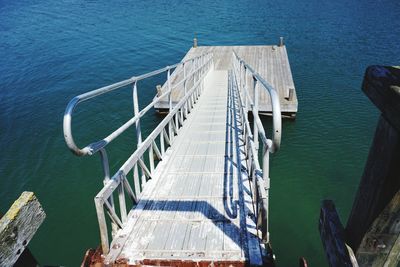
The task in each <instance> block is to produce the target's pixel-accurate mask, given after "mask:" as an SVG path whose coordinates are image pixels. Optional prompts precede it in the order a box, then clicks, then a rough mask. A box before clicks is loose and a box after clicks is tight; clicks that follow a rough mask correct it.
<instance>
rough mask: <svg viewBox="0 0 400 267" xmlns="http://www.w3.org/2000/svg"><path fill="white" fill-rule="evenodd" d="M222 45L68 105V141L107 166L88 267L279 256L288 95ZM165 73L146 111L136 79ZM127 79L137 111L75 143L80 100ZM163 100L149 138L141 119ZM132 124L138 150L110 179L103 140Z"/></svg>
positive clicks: (258, 262)
mask: <svg viewBox="0 0 400 267" xmlns="http://www.w3.org/2000/svg"><path fill="white" fill-rule="evenodd" d="M215 49H216V51H214V52H213V53H210V52H204V53H203V54H201V55H199V56H195V55H194V54H193V53H197V52H200V51H201V48H196V50H191V51H192V52H189V53H188V57H190V56H193V58H190V59H188V60H184V61H182V62H179V63H176V64H174V65H171V66H167V67H165V68H162V69H159V70H155V71H152V72H149V73H146V74H143V75H140V76H134V77H132V78H130V79H127V80H124V81H120V82H117V83H115V84H112V85H108V86H105V87H102V88H99V89H96V90H93V91H90V92H87V93H84V94H82V95H79V96H76V97H75V98H73V99H72V100H71V101H70V103H69V104H68V106H67V108H66V112H65V114H64V138H65V140H66V143H67V145H68V147H69V148H70V149H71V151H72V152H73V153H74V154H76V155H79V156H84V155H94V154H96V153H98V154H99V155H100V158H101V163H102V169H103V171H104V180H103V183H104V187H103V188H102V189H101V190H100V192H99V193H98V194H97V195H96V197H95V205H96V212H97V219H98V222H99V230H100V241H101V247H100V248H98V249H97V250H89V251H88V253H87V255H86V257H85V260H84V263H83V266H118V267H121V266H221V267H222V266H269V265H268V264H269V263H273V261H274V257H273V253H272V251H271V250H270V246H269V223H268V218H269V213H268V212H269V211H268V210H269V184H270V178H269V154H270V153H274V152H276V151H277V150H279V147H280V140H281V127H282V119H281V108H280V105H281V103H280V102H281V97H280V95H279V94H278V92H277V90H275V89H274V88H273V86H271V85H270V84H269V83H268V82H267V81H266V80H265V77H263V76H262V75H260V74H259V73H258V72H257V71H255V70H254V68H253V67H252V66H251V65H249V64H248V63H247V62H246V61H245V60H243V59H242V58H241V57H239V56H238V54H237V53H235V51H233V50H232V47H229V48H226V49H225V48H223V49H222V50H221V49H217V48H215ZM237 49H238V50H237V51H241V50H240V47H237ZM248 49H250V48H245V50H246V51H250V50H252V49H256V48H254V47H253V48H251V49H250V50H248ZM260 49H261V50H260V51H264V50H265V49H266V50H268V49H275V50H274V51H276V50H279V49H282V50H281V52H282V53H283V52H285V51H286V50H284V47H280V48H271V47H269V48H268V47H261V48H260ZM195 51H196V52H195ZM271 53H275V52H271ZM247 56H249V54H247ZM256 58H258V57H257V56H256V55H253V57H250V58H248V59H247V60H249V61H252V60H253V61H254V60H256ZM253 63H254V62H253ZM254 64H256V63H254ZM172 71H173V72H172ZM160 74H163V75H165V74H167V75H166V76H167V82H166V88H164V89H160V92H158V96H156V97H155V99H154V100H153V101H152V102H151V103H149V104H148V105H147V106H145V107H143V106H142V107H141V110H139V108H140V107H139V99H138V82H139V81H141V80H144V79H146V78H149V77H153V76H156V75H160ZM289 82H290V81H289ZM139 84H140V82H139ZM128 85H130V86H132V89H133V90H132V94H133V98H132V99H133V106H134V115H133V117H132V118H130V119H129V120H128V121H127V122H125V123H124V124H123V125H122V126H120V127H119V128H118V129H116V130H115V131H114V132H112V133H111V134H109V135H108V136H106V137H104V138H103V139H100V140H98V141H95V142H92V143H90V144H89V145H87V146H86V147H83V148H78V147H77V145H76V144H75V142H74V138H73V135H72V126H71V121H72V113H73V111H74V110H75V109H76V106H77V105H78V104H79V103H81V102H84V101H86V100H89V99H92V98H94V97H96V96H99V95H102V94H106V93H108V92H111V91H113V90H116V89H119V88H122V87H126V86H128ZM180 93H183V95H181V96H179V97H178V98H176V102H175V103H173V101H172V100H173V97H177V95H179V94H180ZM262 94H265V95H268V96H269V101H270V102H269V103H270V106H271V113H272V114H271V115H272V131H270V134H271V136H269V137H267V135H266V131H265V130H264V126H263V124H262V122H261V119H260V117H259V110H260V109H259V108H260V106H261V104H260V103H261V102H260V101H259V100H260V99H261V100H262V99H263V98H262V97H261V96H262ZM291 95H292V97H293V93H292V94H291ZM164 98H165V99H168V114H167V115H166V116H165V117H164V118H163V119H162V121H161V122H160V123H159V124H158V125H157V126H156V127H155V128H154V130H153V131H152V132H151V133H150V134H148V135H143V136H142V131H141V127H140V121H141V119H142V117H143V116H144V115H146V112H148V111H150V110H152V108H155V106H156V105H158V104H159V103H160V102H162V101H163V100H164ZM296 101H297V100H296ZM248 112H251V113H252V118H253V123H252V124H250V122H249V120H248ZM133 125H134V126H135V130H136V136H137V140H138V141H137V148H136V150H135V151H134V152H133V153H132V154H131V155H130V156H129V158H128V159H127V160H126V161H125V162H124V164H123V165H122V166H121V167H120V168H119V169H118V170H117V171H116V172H115V174H114V175H113V176H111V175H110V166H109V162H108V156H107V152H106V146H107V145H108V144H109V143H111V142H112V141H113V140H114V139H116V138H117V137H118V136H119V135H121V134H122V133H123V132H124V131H126V130H127V129H129V128H130V127H131V126H133ZM260 155H262V156H260ZM261 163H262V164H261Z"/></svg>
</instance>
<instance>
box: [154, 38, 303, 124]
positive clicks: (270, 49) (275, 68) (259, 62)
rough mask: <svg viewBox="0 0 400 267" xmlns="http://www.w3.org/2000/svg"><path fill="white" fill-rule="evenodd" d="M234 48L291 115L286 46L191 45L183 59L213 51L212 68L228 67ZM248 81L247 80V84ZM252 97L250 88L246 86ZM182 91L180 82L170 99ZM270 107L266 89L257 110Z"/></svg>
mask: <svg viewBox="0 0 400 267" xmlns="http://www.w3.org/2000/svg"><path fill="white" fill-rule="evenodd" d="M233 51H235V52H236V53H237V54H238V56H239V57H241V58H242V59H243V60H244V61H246V62H247V63H248V64H249V65H250V66H252V67H253V68H254V70H255V71H257V72H258V73H259V74H260V75H261V76H262V77H263V78H264V79H265V80H266V81H268V82H269V83H270V84H271V85H272V86H273V87H274V88H275V90H276V91H277V92H278V95H279V100H280V105H281V111H282V113H283V114H284V115H288V116H291V117H295V115H296V113H297V108H298V101H297V94H296V89H295V86H294V82H293V77H292V72H291V70H290V64H289V58H288V55H287V51H286V46H284V45H283V46H277V45H259V46H199V47H196V48H194V47H192V48H191V49H190V50H189V51H188V52H187V54H186V55H185V57H184V58H183V61H185V60H187V59H190V58H194V57H196V56H199V55H201V54H203V53H206V52H212V53H213V55H214V66H215V69H216V70H228V69H229V68H231V65H232V57H231V55H232V52H233ZM182 78H183V77H182V74H180V75H176V76H174V77H173V79H172V81H171V83H172V85H174V84H175V83H177V82H179V81H180V80H182ZM251 82H252V81H249V84H250V83H251ZM165 90H167V84H164V85H163V86H162V91H165ZM249 94H250V96H251V97H253V90H251V89H250V90H249ZM183 95H184V92H183V88H182V86H178V88H177V90H174V92H173V94H172V102H173V103H177V102H178V101H179V100H180V99H181V98H182V96H183ZM155 108H157V109H159V110H161V111H162V110H165V109H168V99H167V98H165V99H163V101H160V102H158V103H157V104H156V105H155ZM271 111H272V108H271V100H270V98H269V95H268V94H267V93H266V92H262V93H261V94H260V99H259V112H260V113H268V114H270V113H271Z"/></svg>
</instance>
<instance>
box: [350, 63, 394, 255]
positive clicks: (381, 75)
mask: <svg viewBox="0 0 400 267" xmlns="http://www.w3.org/2000/svg"><path fill="white" fill-rule="evenodd" d="M399 84H400V69H398V68H393V67H382V66H371V67H369V68H368V69H367V70H366V74H365V77H364V82H363V91H364V92H365V94H366V95H367V96H368V97H369V98H370V99H371V101H372V102H373V103H374V104H375V105H376V106H377V107H378V108H379V109H380V111H381V112H382V114H381V116H380V119H379V122H378V126H377V128H376V132H375V137H374V140H373V143H372V146H371V149H370V152H369V155H368V160H367V163H366V165H365V169H364V173H363V176H362V178H361V181H360V185H359V188H358V191H357V194H356V198H355V200H354V203H353V208H352V211H351V214H350V217H349V220H348V222H347V227H346V233H347V239H348V242H349V245H350V246H351V247H352V248H353V250H354V251H356V250H357V249H358V248H359V245H360V243H361V240H362V239H363V237H364V235H365V234H366V233H367V231H368V229H369V228H370V227H371V225H372V223H373V222H374V220H375V219H376V218H377V217H378V215H379V214H380V213H381V212H382V211H383V210H384V208H385V207H386V206H387V205H388V203H389V202H390V201H391V200H392V199H393V197H394V195H395V194H396V193H397V192H398V191H399V189H400V179H399V177H400V134H399V133H400V130H399V129H400V94H399V92H397V91H396V88H395V86H396V85H399ZM398 205H400V203H398Z"/></svg>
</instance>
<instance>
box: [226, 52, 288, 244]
mask: <svg viewBox="0 0 400 267" xmlns="http://www.w3.org/2000/svg"><path fill="white" fill-rule="evenodd" d="M232 64H233V71H234V74H235V75H234V76H235V78H236V84H237V88H238V91H239V94H238V97H239V106H240V114H241V123H242V127H243V136H244V142H245V154H246V159H247V167H248V169H247V171H248V174H249V177H250V179H251V180H252V189H253V190H252V194H253V202H254V203H255V205H256V209H255V210H256V214H255V215H256V219H257V227H258V229H260V230H261V233H262V236H261V238H262V240H263V241H264V242H265V243H268V242H269V225H268V205H269V188H270V179H269V154H270V153H274V152H276V151H278V150H279V147H280V143H281V133H282V118H281V108H280V102H279V96H278V93H277V92H276V90H275V89H274V88H273V87H272V86H271V85H270V84H269V83H268V82H267V81H265V80H264V79H263V78H262V77H261V76H260V75H259V74H258V73H257V72H256V71H255V70H254V69H253V68H252V67H251V66H249V65H248V64H247V63H246V62H245V61H244V60H243V59H241V58H240V57H239V56H238V55H237V54H236V53H235V52H233V60H232ZM260 89H263V90H265V91H266V92H267V93H268V94H269V96H270V99H271V107H272V122H273V123H272V127H273V129H272V137H271V139H268V138H267V136H266V134H265V130H264V127H263V125H262V122H261V120H260V117H259V114H258V101H259V98H260ZM250 90H252V92H253V99H252V98H251V97H250V94H249V91H250ZM248 111H250V112H251V113H252V115H253V118H254V122H253V129H251V126H250V122H249V119H248ZM259 139H260V140H261V142H262V147H263V151H262V163H263V164H262V168H261V167H260V162H259V154H258V151H259V148H260V145H259Z"/></svg>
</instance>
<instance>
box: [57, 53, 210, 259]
mask: <svg viewBox="0 0 400 267" xmlns="http://www.w3.org/2000/svg"><path fill="white" fill-rule="evenodd" d="M212 66H213V55H212V54H211V53H205V54H203V55H200V56H198V57H195V58H192V59H189V60H186V61H183V62H180V63H177V64H174V65H172V66H167V67H165V68H162V69H159V70H155V71H153V72H149V73H146V74H143V75H140V76H137V77H132V78H130V79H127V80H124V81H121V82H118V83H115V84H112V85H109V86H105V87H102V88H99V89H96V90H93V91H90V92H87V93H84V94H81V95H79V96H76V97H74V98H73V99H72V100H71V101H70V102H69V104H68V106H67V108H66V110H65V113H64V122H63V126H64V138H65V142H66V143H67V146H68V147H69V149H70V150H71V151H72V152H73V153H74V154H75V155H78V156H84V155H94V154H95V153H97V152H99V154H100V157H101V162H102V168H103V172H104V181H103V182H104V187H103V189H102V190H101V191H100V192H99V193H98V194H97V196H96V197H95V204H96V211H97V217H98V222H99V228H100V238H101V246H102V250H103V253H104V254H106V253H108V251H109V232H108V229H107V221H106V216H105V213H107V214H108V217H109V219H110V220H111V226H112V231H111V234H112V236H113V235H114V234H115V232H116V231H117V230H118V228H122V227H123V224H124V223H125V222H126V220H127V205H126V202H125V192H126V193H127V194H128V196H129V197H130V199H131V200H132V202H133V203H132V207H133V206H134V205H135V204H137V203H138V201H139V199H140V194H141V192H142V190H143V187H144V186H145V184H146V182H147V181H148V180H149V179H151V178H152V177H153V174H154V171H155V168H156V165H157V164H158V162H159V161H160V160H162V159H163V158H164V157H165V154H166V151H167V149H168V146H171V145H172V143H173V142H174V136H175V135H176V134H178V130H179V128H180V127H181V126H182V125H183V123H184V121H185V120H186V118H187V116H188V114H189V113H190V112H191V109H192V108H193V106H194V104H195V103H196V102H197V99H198V97H199V96H200V94H201V92H202V90H203V80H204V77H205V75H206V74H207V73H208V71H209V70H210V68H212ZM172 70H175V71H174V72H173V75H174V76H175V77H179V76H182V79H181V80H180V81H179V82H176V83H175V84H174V85H172V84H171V71H172ZM165 72H166V74H167V81H166V90H165V92H161V94H160V95H158V96H157V97H155V98H154V99H153V101H152V102H151V103H150V104H148V105H147V106H146V107H144V108H143V109H142V110H139V101H138V94H137V90H138V88H137V84H138V81H140V80H143V79H146V78H149V77H153V76H155V75H159V74H162V73H165ZM128 85H132V94H133V107H134V116H133V117H132V118H131V119H130V120H128V121H127V122H125V123H124V124H123V125H122V126H120V127H119V128H118V129H116V130H115V131H114V132H112V133H111V134H109V135H108V136H106V137H105V138H103V139H101V140H99V141H96V142H93V143H90V144H89V145H87V146H85V147H83V148H79V147H78V146H77V145H76V144H75V141H74V138H73V135H72V126H71V123H72V115H73V112H74V109H75V108H76V106H77V105H78V104H80V103H82V102H84V101H86V100H89V99H91V98H95V97H97V96H99V95H103V94H106V93H108V92H111V91H113V90H116V89H118V88H121V87H125V86H128ZM179 86H180V88H182V87H183V90H184V95H183V97H182V98H181V99H180V100H179V102H178V103H176V104H175V106H173V105H172V96H171V94H172V92H174V89H175V90H176V89H177V88H178V87H179ZM165 98H168V102H169V114H168V115H167V116H166V117H165V118H164V119H163V120H162V121H161V123H160V124H159V125H158V126H157V127H156V128H155V129H154V130H153V131H152V132H151V133H150V135H149V136H147V138H146V139H145V140H144V141H142V134H141V127H140V119H141V118H142V117H143V116H144V115H145V114H146V112H147V111H149V110H150V109H151V108H153V107H154V105H155V104H156V103H158V102H160V101H161V100H162V99H165ZM133 124H135V128H136V135H137V142H138V144H137V149H136V151H135V152H134V153H133V154H132V155H131V156H130V157H129V158H128V160H127V161H126V162H125V163H124V164H123V165H122V167H120V168H119V170H118V171H117V172H116V173H115V174H114V175H113V176H112V177H111V178H110V171H109V162H108V157H107V153H106V146H107V145H108V144H109V143H110V142H111V141H113V140H114V139H115V138H117V137H118V136H119V135H121V134H122V133H123V132H124V131H126V130H127V129H128V128H129V127H131V126H132V125H133ZM157 142H158V143H159V146H158V145H157ZM146 152H147V155H148V162H149V164H148V165H146V164H145V159H144V158H145V155H146ZM131 171H132V173H133V189H132V187H131V185H130V183H129V181H128V179H127V175H128V174H129V172H131ZM115 190H117V191H118V201H119V205H118V206H119V216H118V214H117V212H116V209H115V205H114V198H113V193H114V191H115Z"/></svg>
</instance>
